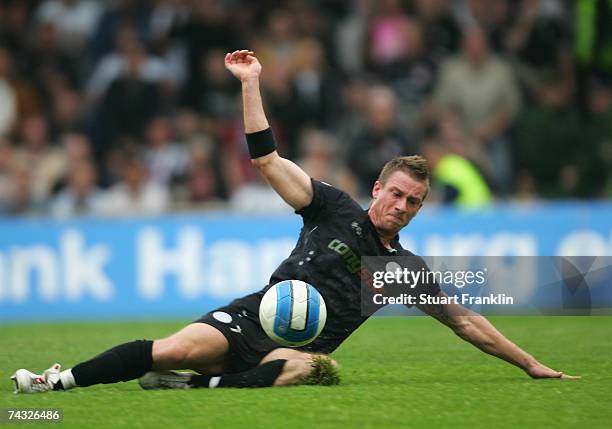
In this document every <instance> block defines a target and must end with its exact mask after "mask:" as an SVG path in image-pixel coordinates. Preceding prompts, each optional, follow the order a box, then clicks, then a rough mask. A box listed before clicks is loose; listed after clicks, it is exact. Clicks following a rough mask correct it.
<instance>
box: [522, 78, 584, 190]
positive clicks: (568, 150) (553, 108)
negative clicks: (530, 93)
mask: <svg viewBox="0 0 612 429" xmlns="http://www.w3.org/2000/svg"><path fill="white" fill-rule="evenodd" d="M570 95H571V94H570V93H569V92H568V91H567V88H566V86H565V85H564V84H563V83H562V82H549V83H545V84H542V85H541V86H540V89H539V91H538V98H537V101H536V102H535V103H534V104H528V105H527V106H525V108H524V109H523V111H522V112H521V114H520V115H519V117H518V119H517V123H516V130H515V136H514V143H515V146H516V154H517V155H516V156H517V159H516V163H517V170H518V171H519V172H520V177H521V180H522V182H523V183H527V184H530V183H531V182H533V184H534V185H535V189H536V191H537V193H538V194H539V195H540V196H542V197H546V198H555V197H556V198H559V197H563V196H566V197H568V196H571V195H572V194H573V188H574V186H575V183H574V184H572V183H569V181H572V182H575V180H574V179H571V178H572V177H573V176H575V175H576V174H577V172H576V166H575V165H574V160H575V157H574V156H575V155H576V153H577V152H578V151H582V150H583V148H582V146H581V147H580V148H578V146H577V145H576V142H577V141H579V140H581V139H582V137H581V135H580V133H581V132H580V123H579V116H578V112H577V111H576V109H574V108H573V107H572V105H571V103H570ZM543 153H552V154H554V155H553V156H542V154H543ZM563 174H564V175H565V183H564V184H563V183H562V181H561V179H562V175H563ZM527 178H529V179H527ZM525 181H526V182H525ZM521 191H524V190H521Z"/></svg>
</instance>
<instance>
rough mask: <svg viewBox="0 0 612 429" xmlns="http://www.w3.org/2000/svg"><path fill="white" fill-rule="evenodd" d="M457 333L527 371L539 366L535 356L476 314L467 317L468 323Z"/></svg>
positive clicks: (480, 347) (491, 353)
mask: <svg viewBox="0 0 612 429" xmlns="http://www.w3.org/2000/svg"><path fill="white" fill-rule="evenodd" d="M455 332H456V333H457V335H459V336H460V337H461V338H463V339H464V340H466V341H468V342H470V343H472V344H473V345H475V346H476V347H478V348H479V349H480V350H482V351H484V352H485V353H488V354H490V355H493V356H496V357H498V358H500V359H503V360H505V361H507V362H509V363H511V364H513V365H516V366H518V367H519V368H521V369H523V370H525V371H528V370H529V368H531V367H532V366H534V365H537V364H538V361H537V360H536V359H535V358H534V357H533V356H531V355H530V354H528V353H527V352H525V351H524V350H522V349H521V348H520V347H519V346H517V345H516V344H514V343H513V342H512V341H510V340H508V339H507V338H506V337H504V336H503V335H502V334H501V333H500V332H499V331H498V330H497V329H495V327H494V326H493V325H492V324H491V323H490V322H489V321H488V320H487V319H485V318H484V317H483V316H479V315H475V314H474V315H470V316H466V323H465V324H462V326H461V328H459V329H457V330H456V331H455Z"/></svg>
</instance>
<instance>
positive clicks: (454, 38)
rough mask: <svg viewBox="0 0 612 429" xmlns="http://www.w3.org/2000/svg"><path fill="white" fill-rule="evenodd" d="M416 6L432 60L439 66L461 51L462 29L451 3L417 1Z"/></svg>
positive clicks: (428, 0) (431, 0) (436, 0)
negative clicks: (447, 58) (445, 59)
mask: <svg viewBox="0 0 612 429" xmlns="http://www.w3.org/2000/svg"><path fill="white" fill-rule="evenodd" d="M414 6H415V14H416V17H417V20H418V22H420V24H421V26H422V28H423V32H424V39H425V41H426V44H427V45H426V51H427V52H428V53H429V55H430V57H431V59H432V60H433V61H434V62H435V63H436V64H438V63H440V62H441V61H442V60H443V59H444V58H446V57H448V56H449V55H454V54H455V53H456V52H457V50H458V49H459V41H460V39H461V29H460V28H459V24H458V22H457V20H456V18H455V16H454V15H453V13H452V9H451V6H452V3H451V1H450V0H416V1H415V2H414Z"/></svg>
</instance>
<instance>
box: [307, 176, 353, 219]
mask: <svg viewBox="0 0 612 429" xmlns="http://www.w3.org/2000/svg"><path fill="white" fill-rule="evenodd" d="M310 180H311V182H312V191H313V195H312V201H311V202H310V204H309V205H307V206H306V207H304V208H301V209H299V210H296V211H295V213H296V214H299V215H300V216H302V218H303V219H304V222H307V221H311V220H314V219H317V218H319V217H321V216H324V215H327V214H330V213H334V212H335V211H337V210H338V209H340V208H342V207H345V206H358V204H357V203H356V202H355V201H353V199H352V198H351V197H350V196H349V195H348V194H347V193H346V192H344V191H341V190H340V189H337V188H334V187H333V186H331V185H330V184H328V183H325V182H320V181H318V180H315V179H310Z"/></svg>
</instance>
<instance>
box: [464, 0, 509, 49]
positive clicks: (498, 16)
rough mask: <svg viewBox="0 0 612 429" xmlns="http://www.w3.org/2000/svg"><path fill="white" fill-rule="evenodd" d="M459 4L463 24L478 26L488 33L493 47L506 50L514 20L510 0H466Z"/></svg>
mask: <svg viewBox="0 0 612 429" xmlns="http://www.w3.org/2000/svg"><path fill="white" fill-rule="evenodd" d="M457 4H458V16H459V19H460V21H461V22H462V24H463V26H464V27H472V26H478V27H479V28H481V29H482V30H483V31H484V32H485V34H486V35H487V39H488V40H489V45H490V46H491V49H492V50H493V51H495V52H496V53H502V52H504V50H505V48H506V45H505V42H506V39H507V32H508V30H509V28H510V24H511V22H512V16H511V13H510V12H511V9H510V3H509V0H465V1H462V2H458V3H457Z"/></svg>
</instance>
